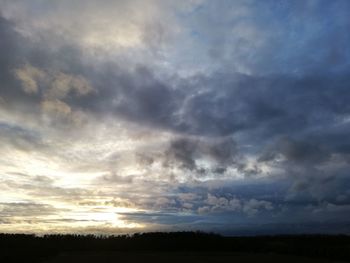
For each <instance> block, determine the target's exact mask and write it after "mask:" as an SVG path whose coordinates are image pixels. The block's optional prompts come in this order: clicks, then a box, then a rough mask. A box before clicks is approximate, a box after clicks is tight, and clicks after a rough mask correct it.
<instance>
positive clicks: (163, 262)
mask: <svg viewBox="0 0 350 263" xmlns="http://www.w3.org/2000/svg"><path fill="white" fill-rule="evenodd" d="M77 262H84V263H100V262H105V263H116V262H123V263H124V262H130V263H132V262H135V263H136V262H137V263H139V262H151V263H187V262H188V263H214V262H215V263H229V262H232V263H233V262H235V263H251V262H259V263H261V262H269V263H274V262H276V263H277V262H278V263H296V262H297V263H329V262H339V263H340V262H342V261H338V260H330V259H328V260H327V259H321V258H308V257H302V256H293V255H278V254H249V253H238V252H236V253H234V252H105V253H68V254H62V255H59V256H57V257H55V258H52V259H50V260H47V261H45V263H77ZM343 262H344V261H343Z"/></svg>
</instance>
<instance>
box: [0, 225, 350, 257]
mask: <svg viewBox="0 0 350 263" xmlns="http://www.w3.org/2000/svg"><path fill="white" fill-rule="evenodd" d="M0 262H1V263H2V262H26V263H29V262H44V263H57V262H64V263H70V262H74V263H78V262H84V263H89V262H107V263H108V262H153V263H157V262H166V263H172V262H177V263H185V262H191V263H195V262H203V263H205V262H286V263H288V262H298V263H302V262H320V263H322V262H350V237H349V236H344V235H339V236H326V235H298V236H256V237H224V236H220V235H216V234H206V233H202V232H174V233H145V234H135V235H123V236H93V235H85V236H82V235H46V236H42V237H37V236H34V235H10V234H0Z"/></svg>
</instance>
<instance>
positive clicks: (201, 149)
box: [165, 137, 238, 172]
mask: <svg viewBox="0 0 350 263" xmlns="http://www.w3.org/2000/svg"><path fill="white" fill-rule="evenodd" d="M237 155H238V151H237V149H236V144H235V142H234V141H233V140H232V139H231V138H229V137H227V138H218V139H205V138H204V139H197V138H179V139H175V140H173V141H171V143H170V145H169V148H168V149H167V151H166V152H165V158H166V159H165V165H166V166H169V165H170V166H171V165H173V163H174V162H175V165H176V163H178V164H179V165H180V166H181V167H182V168H185V169H189V170H192V171H195V170H198V171H199V172H200V168H199V167H198V165H197V164H196V160H198V159H201V158H209V159H211V160H212V161H214V162H215V165H216V166H218V168H217V169H219V170H218V172H220V169H223V170H224V169H225V168H226V167H227V166H230V165H232V164H233V163H234V162H235V158H236V156H237Z"/></svg>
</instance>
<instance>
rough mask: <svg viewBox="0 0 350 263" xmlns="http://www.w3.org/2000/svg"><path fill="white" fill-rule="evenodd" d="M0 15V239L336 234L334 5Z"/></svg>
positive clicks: (342, 38)
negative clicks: (324, 230)
mask: <svg viewBox="0 0 350 263" xmlns="http://www.w3.org/2000/svg"><path fill="white" fill-rule="evenodd" d="M0 10H1V13H0V14H1V17H0V39H1V41H0V143H1V146H2V147H1V149H0V155H1V156H2V158H1V160H0V174H1V177H0V181H1V186H0V192H1V198H0V203H1V204H0V214H1V221H0V231H6V232H30V231H34V232H49V231H54V232H72V231H73V232H94V233H95V232H97V233H122V232H133V231H140V229H141V230H142V231H147V230H188V229H201V230H210V231H219V232H222V233H226V234H232V233H240V234H242V233H243V234H245V233H246V234H249V233H254V231H256V233H272V232H273V231H275V232H283V231H287V232H288V231H289V232H293V231H294V232H295V231H298V230H297V227H296V226H302V227H301V228H302V229H304V231H305V232H317V229H321V228H320V227H321V226H328V225H331V226H332V229H331V230H330V232H334V233H337V232H344V231H348V232H350V229H346V230H344V224H345V226H346V225H347V223H348V222H347V220H346V218H348V217H349V213H350V209H349V208H350V203H349V202H350V191H349V190H348V189H349V186H350V180H349V175H348V171H349V160H350V140H349V138H348V137H349V136H348V134H349V132H350V106H349V103H348V101H349V100H350V90H349V88H348V83H349V76H350V75H349V61H350V50H349V47H348V43H349V41H350V31H349V26H350V19H349V17H350V16H349V11H348V10H350V6H349V3H348V1H345V0H344V1H342V0H336V1H331V2H330V1H321V0H317V1H311V0H310V1H293V2H286V1H278V0H275V1H264V2H260V1H234V2H232V1H219V2H211V1H177V2H176V3H174V2H173V1H157V0H149V1H136V0H135V1H109V0H104V1H95V0H89V1H80V0H78V1H74V2H72V1H59V2H57V3H52V2H46V1H40V0H35V1H30V2H28V1H21V0H18V1H6V0H0ZM34 224H35V227H34ZM316 228H317V229H316ZM345 228H346V227H345ZM272 229H275V230H273V231H272Z"/></svg>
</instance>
